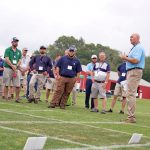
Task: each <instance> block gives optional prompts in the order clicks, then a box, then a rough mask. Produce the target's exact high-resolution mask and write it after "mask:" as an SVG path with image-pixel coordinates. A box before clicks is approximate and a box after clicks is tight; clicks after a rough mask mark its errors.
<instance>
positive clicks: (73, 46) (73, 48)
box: [69, 45, 77, 51]
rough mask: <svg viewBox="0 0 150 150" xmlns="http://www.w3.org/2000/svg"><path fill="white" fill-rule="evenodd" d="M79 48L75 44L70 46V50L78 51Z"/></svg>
mask: <svg viewBox="0 0 150 150" xmlns="http://www.w3.org/2000/svg"><path fill="white" fill-rule="evenodd" d="M76 50H77V49H76V47H75V45H71V46H70V47H69V51H76Z"/></svg>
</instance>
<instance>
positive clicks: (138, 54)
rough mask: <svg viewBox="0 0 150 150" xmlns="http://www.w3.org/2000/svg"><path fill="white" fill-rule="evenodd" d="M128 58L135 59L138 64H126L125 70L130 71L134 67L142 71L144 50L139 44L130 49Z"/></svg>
mask: <svg viewBox="0 0 150 150" xmlns="http://www.w3.org/2000/svg"><path fill="white" fill-rule="evenodd" d="M128 57H129V58H135V59H137V60H138V61H139V62H138V63H137V64H133V63H130V62H126V70H129V69H132V68H135V67H138V68H142V69H144V67H145V50H144V48H143V46H142V45H141V44H140V43H139V44H137V45H135V46H134V47H133V48H132V49H131V51H130V53H129V55H128Z"/></svg>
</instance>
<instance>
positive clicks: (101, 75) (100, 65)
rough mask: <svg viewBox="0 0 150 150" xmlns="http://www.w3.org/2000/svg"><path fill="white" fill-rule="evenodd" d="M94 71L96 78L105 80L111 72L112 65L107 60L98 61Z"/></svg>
mask: <svg viewBox="0 0 150 150" xmlns="http://www.w3.org/2000/svg"><path fill="white" fill-rule="evenodd" d="M93 71H94V79H95V80H97V81H105V80H106V76H107V73H109V72H110V65H109V64H108V63H107V62H96V64H95V65H94V68H93Z"/></svg>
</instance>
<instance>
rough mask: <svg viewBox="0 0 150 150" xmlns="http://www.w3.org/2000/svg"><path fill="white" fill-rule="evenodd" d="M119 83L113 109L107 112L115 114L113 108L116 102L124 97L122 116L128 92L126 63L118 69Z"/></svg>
mask: <svg viewBox="0 0 150 150" xmlns="http://www.w3.org/2000/svg"><path fill="white" fill-rule="evenodd" d="M117 70H118V76H119V78H118V81H117V83H116V86H115V90H114V98H113V100H112V102H111V108H110V109H109V110H108V111H107V112H113V108H114V106H115V104H116V100H117V97H118V96H121V97H122V109H121V110H120V114H124V108H125V105H126V90H127V84H126V83H127V82H126V73H127V71H126V62H123V63H122V64H120V65H119V67H118V69H117Z"/></svg>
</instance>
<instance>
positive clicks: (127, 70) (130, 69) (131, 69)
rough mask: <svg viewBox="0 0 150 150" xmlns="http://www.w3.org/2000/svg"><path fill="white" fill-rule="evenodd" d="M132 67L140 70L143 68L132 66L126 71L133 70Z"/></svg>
mask: <svg viewBox="0 0 150 150" xmlns="http://www.w3.org/2000/svg"><path fill="white" fill-rule="evenodd" d="M134 69H140V70H143V68H140V67H134V68H130V69H128V70H127V71H130V70H134Z"/></svg>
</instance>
